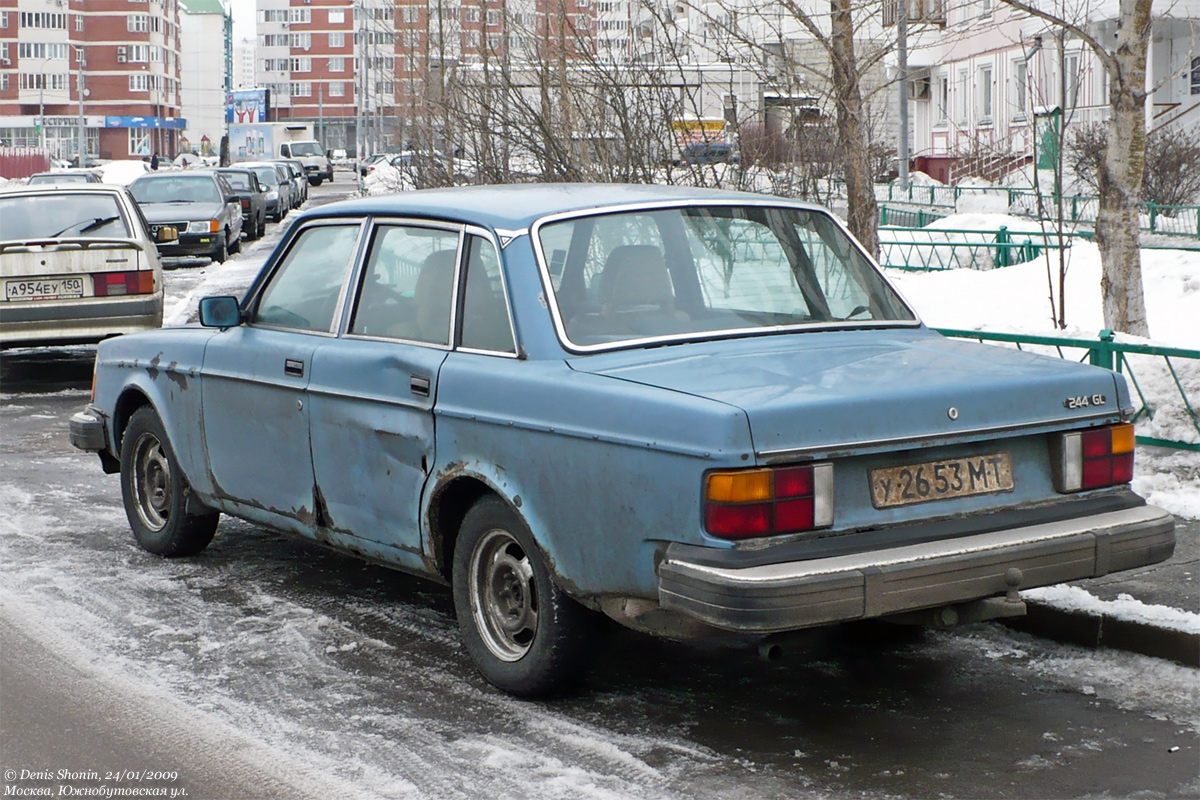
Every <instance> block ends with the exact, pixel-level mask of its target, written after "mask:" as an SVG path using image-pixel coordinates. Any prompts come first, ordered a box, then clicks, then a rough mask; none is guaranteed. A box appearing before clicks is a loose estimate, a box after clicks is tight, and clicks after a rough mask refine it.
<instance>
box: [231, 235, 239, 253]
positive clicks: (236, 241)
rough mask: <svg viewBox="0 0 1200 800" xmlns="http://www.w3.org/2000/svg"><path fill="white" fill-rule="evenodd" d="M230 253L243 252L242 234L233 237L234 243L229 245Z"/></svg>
mask: <svg viewBox="0 0 1200 800" xmlns="http://www.w3.org/2000/svg"><path fill="white" fill-rule="evenodd" d="M229 252H231V253H240V252H242V234H241V233H238V235H237V236H235V237H233V241H232V242H230V243H229Z"/></svg>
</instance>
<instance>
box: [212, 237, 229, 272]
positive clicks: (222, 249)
mask: <svg viewBox="0 0 1200 800" xmlns="http://www.w3.org/2000/svg"><path fill="white" fill-rule="evenodd" d="M211 257H212V260H213V263H214V264H221V263H223V262H225V261H226V260H228V259H229V242H228V240H227V238H226V235H225V231H221V241H220V243H218V244H217V247H216V249H215V250H213V252H212V256H211Z"/></svg>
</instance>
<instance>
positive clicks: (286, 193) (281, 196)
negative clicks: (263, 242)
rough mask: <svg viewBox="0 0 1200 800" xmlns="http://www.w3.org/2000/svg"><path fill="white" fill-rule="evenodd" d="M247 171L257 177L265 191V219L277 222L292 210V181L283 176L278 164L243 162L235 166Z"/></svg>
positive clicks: (270, 162) (271, 162)
mask: <svg viewBox="0 0 1200 800" xmlns="http://www.w3.org/2000/svg"><path fill="white" fill-rule="evenodd" d="M237 166H238V167H239V168H241V169H248V170H250V171H251V172H253V173H254V174H255V175H256V176H257V177H258V182H259V183H260V184H262V185H263V187H264V188H265V189H266V190H267V191H266V201H267V219H269V220H271V221H272V222H279V221H281V220H282V219H283V218H284V217H286V216H287V215H288V212H289V211H291V210H292V204H291V197H292V181H291V179H290V178H289V177H287V176H285V175H284V173H283V170H282V169H281V167H280V165H279V164H276V163H275V162H273V161H261V162H260V161H255V162H245V163H241V164H238V165H237Z"/></svg>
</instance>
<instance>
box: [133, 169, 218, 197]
mask: <svg viewBox="0 0 1200 800" xmlns="http://www.w3.org/2000/svg"><path fill="white" fill-rule="evenodd" d="M129 191H131V192H133V196H134V197H135V198H136V199H137V201H138V202H139V203H173V202H174V203H220V202H221V193H220V192H219V191H217V184H216V183H214V182H213V179H212V178H210V177H208V176H207V175H196V176H187V177H184V176H179V177H175V176H163V177H155V178H139V179H138V180H136V181H134V182H133V183H132V184H131V185H130V187H129Z"/></svg>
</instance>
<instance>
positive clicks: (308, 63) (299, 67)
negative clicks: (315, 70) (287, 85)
mask: <svg viewBox="0 0 1200 800" xmlns="http://www.w3.org/2000/svg"><path fill="white" fill-rule="evenodd" d="M292 72H312V59H311V58H308V57H307V56H306V57H304V58H293V59H292Z"/></svg>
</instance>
